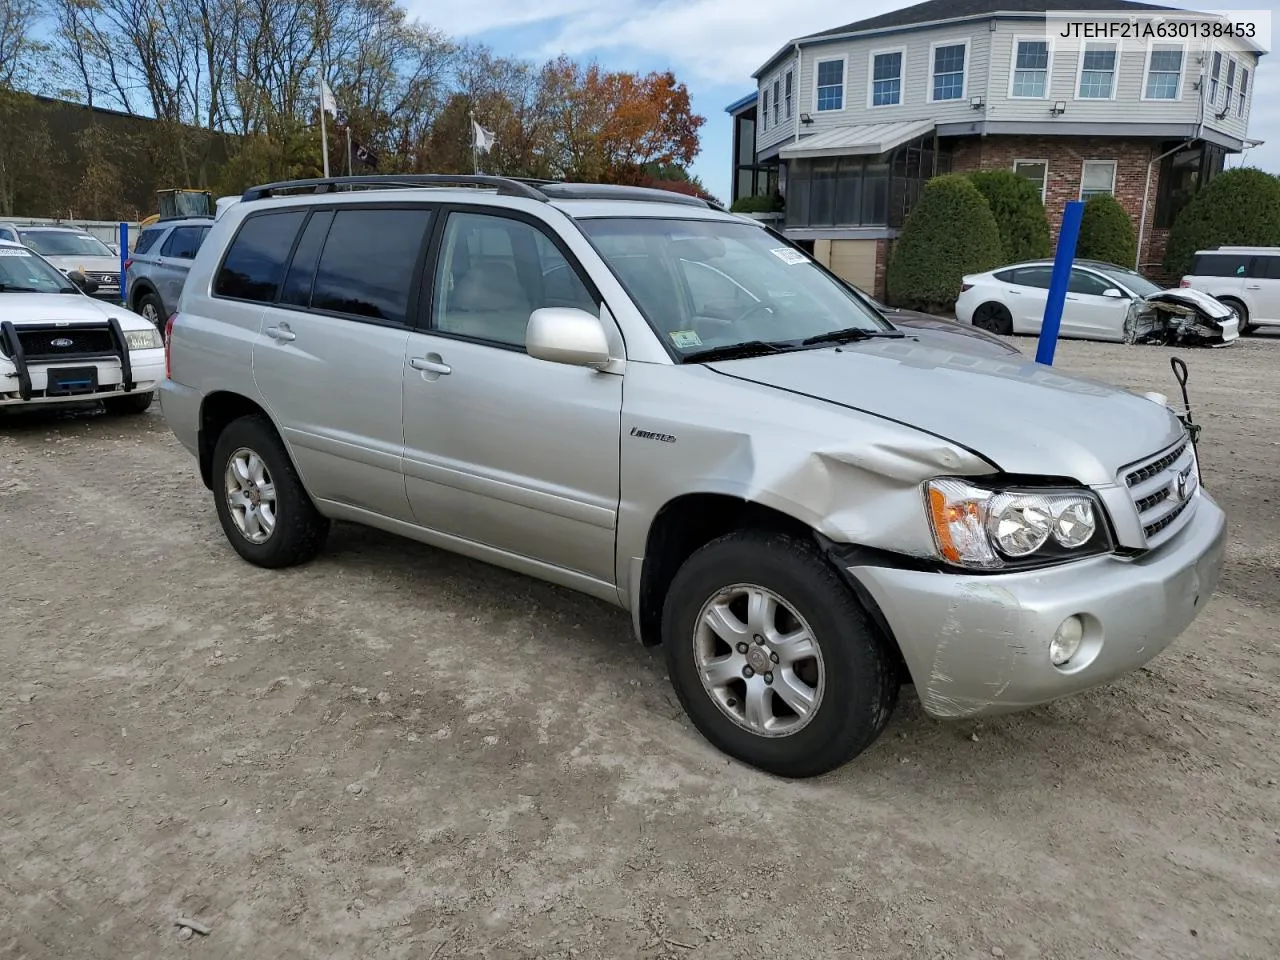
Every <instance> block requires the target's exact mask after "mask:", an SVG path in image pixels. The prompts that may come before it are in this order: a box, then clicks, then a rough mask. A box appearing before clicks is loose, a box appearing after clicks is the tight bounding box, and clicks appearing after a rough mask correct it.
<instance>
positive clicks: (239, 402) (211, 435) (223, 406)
mask: <svg viewBox="0 0 1280 960" xmlns="http://www.w3.org/2000/svg"><path fill="white" fill-rule="evenodd" d="M251 416H260V417H262V418H263V419H264V420H266V421H267V423H269V424H270V425H271V428H272V429H273V430H274V431H275V432H276V436H278V437H279V438H280V442H281V443H282V444H283V445H284V448H285V451H286V452H287V453H288V454H289V457H290V459H293V452H292V450H291V449H290V447H289V441H288V440H287V439H285V436H284V433H283V432H282V431H281V430H280V426H279V424H277V423H276V422H275V418H273V417H272V416H271V414H270V413H269V412H268V411H267V409H266V407H264V406H262V404H260V403H258V402H257V401H256V400H252V399H250V398H249V397H246V396H244V394H240V393H235V392H233V391H230V390H216V391H214V392H213V393H210V394H208V395H207V396H206V397H205V398H204V399H203V400H202V401H201V403H200V424H199V427H198V429H197V433H196V446H197V449H198V459H199V461H200V479H201V480H202V481H204V485H205V486H206V487H208V488H209V489H213V451H214V449H215V448H216V447H217V446H218V438H219V437H220V436H221V435H222V431H223V430H225V429H226V428H227V425H228V424H230V423H232V422H233V421H236V420H239V419H240V418H241V417H251ZM294 469H295V470H296V469H297V461H296V460H295V461H294ZM299 476H301V473H299ZM304 486H305V481H304Z"/></svg>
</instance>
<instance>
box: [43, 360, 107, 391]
mask: <svg viewBox="0 0 1280 960" xmlns="http://www.w3.org/2000/svg"><path fill="white" fill-rule="evenodd" d="M48 377H49V380H48V383H47V384H46V385H45V389H44V392H45V396H49V397H78V396H82V395H84V394H90V393H97V392H98V368H97V367H52V368H50V369H49V372H48Z"/></svg>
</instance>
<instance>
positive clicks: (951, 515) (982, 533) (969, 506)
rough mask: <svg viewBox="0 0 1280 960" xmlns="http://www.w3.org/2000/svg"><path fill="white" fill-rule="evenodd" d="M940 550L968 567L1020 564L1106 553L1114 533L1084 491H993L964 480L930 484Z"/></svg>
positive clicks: (928, 493) (929, 497) (1094, 500)
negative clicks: (1110, 531)
mask: <svg viewBox="0 0 1280 960" xmlns="http://www.w3.org/2000/svg"><path fill="white" fill-rule="evenodd" d="M925 489H926V497H927V501H928V507H929V525H930V527H931V528H932V529H933V539H934V543H935V545H936V546H937V549H938V554H939V556H941V557H942V559H943V560H946V561H947V562H948V563H951V564H954V565H956V566H962V567H984V568H999V567H1011V566H1012V567H1018V566H1030V565H1039V564H1043V563H1049V562H1053V561H1055V560H1074V559H1077V558H1079V557H1087V556H1092V555H1094V554H1097V553H1106V552H1108V551H1110V550H1111V540H1110V535H1109V533H1108V532H1107V528H1106V524H1105V522H1104V518H1103V516H1102V506H1101V504H1100V503H1099V502H1098V500H1097V498H1096V497H1095V496H1094V495H1093V494H1092V493H1090V492H1088V491H1084V490H987V489H984V488H982V487H978V486H974V485H973V484H970V483H966V482H965V481H963V480H956V479H941V480H932V481H930V482H929V483H928V484H927V485H926V488H925Z"/></svg>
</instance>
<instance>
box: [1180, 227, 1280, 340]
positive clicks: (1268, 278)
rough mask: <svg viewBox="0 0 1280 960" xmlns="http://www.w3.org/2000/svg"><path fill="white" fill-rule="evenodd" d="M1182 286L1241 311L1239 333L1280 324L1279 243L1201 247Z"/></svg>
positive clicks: (1239, 312) (1237, 311) (1183, 279)
mask: <svg viewBox="0 0 1280 960" xmlns="http://www.w3.org/2000/svg"><path fill="white" fill-rule="evenodd" d="M1179 286H1182V287H1190V288H1191V289H1193V290H1202V291H1203V292H1205V293H1207V294H1209V295H1210V296H1212V297H1215V298H1216V299H1218V300H1221V301H1222V302H1223V303H1224V304H1226V305H1227V306H1228V307H1231V308H1232V309H1234V310H1235V311H1236V313H1238V314H1239V315H1240V333H1241V334H1242V335H1243V334H1246V333H1250V332H1251V331H1252V330H1253V329H1254V328H1255V327H1274V326H1280V247H1218V248H1216V249H1214V250H1198V251H1197V252H1196V255H1195V257H1193V258H1192V260H1191V270H1190V272H1189V273H1187V275H1186V276H1184V277H1183V278H1182V281H1181V282H1180V283H1179Z"/></svg>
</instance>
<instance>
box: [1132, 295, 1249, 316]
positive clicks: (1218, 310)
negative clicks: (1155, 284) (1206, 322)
mask: <svg viewBox="0 0 1280 960" xmlns="http://www.w3.org/2000/svg"><path fill="white" fill-rule="evenodd" d="M1143 300H1145V301H1146V302H1147V303H1176V304H1178V305H1180V306H1185V307H1192V308H1194V309H1196V310H1199V311H1200V312H1201V313H1204V314H1207V315H1208V317H1209V319H1211V320H1226V319H1228V318H1230V317H1231V315H1232V314H1233V313H1235V311H1234V310H1232V309H1231V308H1230V307H1228V306H1227V305H1226V304H1225V303H1223V302H1222V301H1221V300H1218V299H1217V298H1216V297H1211V296H1209V294H1207V293H1205V292H1204V291H1202V290H1192V289H1191V288H1190V287H1175V288H1174V289H1171V290H1161V291H1160V292H1159V293H1152V294H1148V295H1147V296H1145V297H1143Z"/></svg>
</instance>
